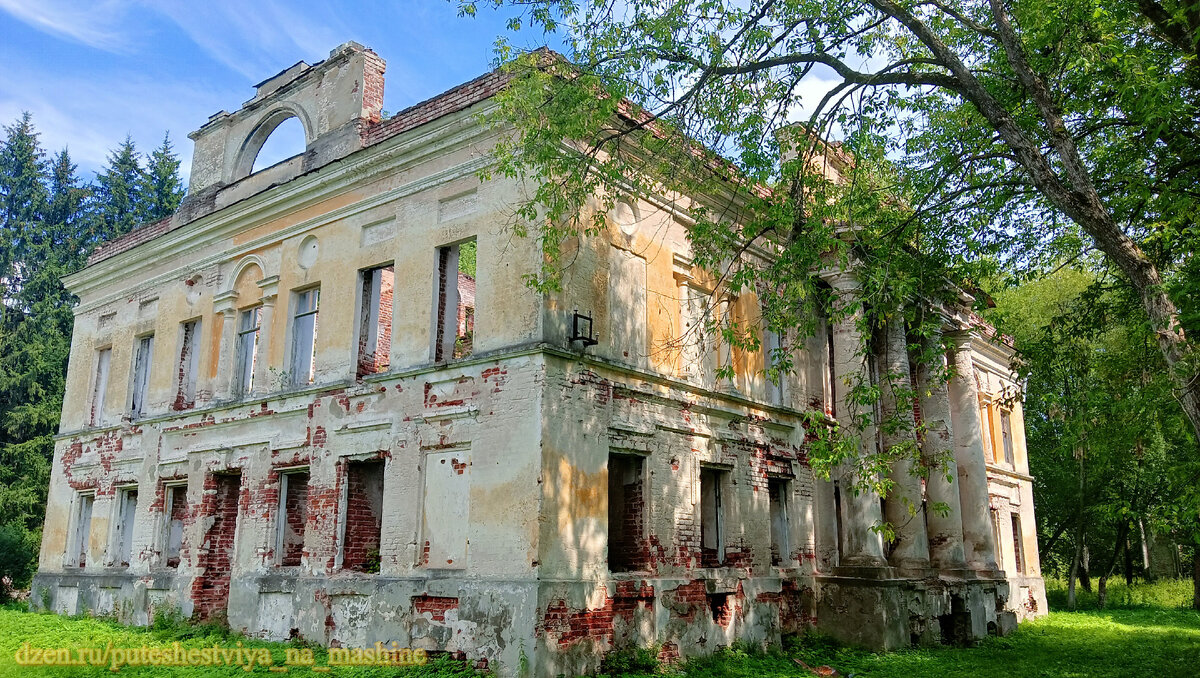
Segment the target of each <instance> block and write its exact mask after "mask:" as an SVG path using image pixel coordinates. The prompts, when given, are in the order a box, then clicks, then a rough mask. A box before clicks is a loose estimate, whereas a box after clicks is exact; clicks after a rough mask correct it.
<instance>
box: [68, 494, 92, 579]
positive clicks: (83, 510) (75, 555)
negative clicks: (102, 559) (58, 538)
mask: <svg viewBox="0 0 1200 678" xmlns="http://www.w3.org/2000/svg"><path fill="white" fill-rule="evenodd" d="M95 504H96V495H95V494H93V493H91V492H89V493H86V494H79V495H77V496H76V499H75V529H74V530H72V533H71V541H70V543H69V544H68V545H67V563H66V564H67V565H74V566H76V567H84V566H85V565H87V554H88V543H89V542H90V541H91V536H92V507H93V506H95Z"/></svg>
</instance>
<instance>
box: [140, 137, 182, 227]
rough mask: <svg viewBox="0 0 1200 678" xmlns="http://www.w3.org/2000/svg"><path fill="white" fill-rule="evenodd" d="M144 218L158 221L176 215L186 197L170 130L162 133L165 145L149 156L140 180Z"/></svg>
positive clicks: (142, 216)
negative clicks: (184, 196)
mask: <svg viewBox="0 0 1200 678" xmlns="http://www.w3.org/2000/svg"><path fill="white" fill-rule="evenodd" d="M140 191H141V205H140V206H141V211H142V215H141V218H142V221H144V222H151V221H158V220H159V219H162V218H164V217H169V216H171V215H172V214H174V212H175V209H176V208H178V207H179V202H180V201H181V200H183V181H182V180H181V179H180V178H179V156H177V155H175V150H174V148H173V147H172V145H171V136H170V133H166V134H163V141H162V145H160V146H159V147H158V148H156V149H154V152H152V153H151V154H150V157H148V158H147V159H146V168H145V170H143V171H142V176H141V183H140Z"/></svg>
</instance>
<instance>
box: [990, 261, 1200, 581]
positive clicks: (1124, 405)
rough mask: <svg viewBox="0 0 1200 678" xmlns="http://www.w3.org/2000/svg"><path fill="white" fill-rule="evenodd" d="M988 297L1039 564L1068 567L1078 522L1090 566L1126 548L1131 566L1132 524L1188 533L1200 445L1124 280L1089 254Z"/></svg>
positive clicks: (1193, 528) (1169, 534)
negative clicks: (1019, 440)
mask: <svg viewBox="0 0 1200 678" xmlns="http://www.w3.org/2000/svg"><path fill="white" fill-rule="evenodd" d="M995 299H996V308H995V309H993V310H992V311H990V314H989V315H990V317H991V318H992V319H993V320H994V321H995V323H996V324H997V326H998V327H999V328H1000V329H1001V330H1002V331H1005V332H1008V333H1009V334H1011V335H1013V338H1014V340H1015V343H1016V347H1017V349H1018V352H1019V355H1018V358H1019V360H1018V363H1017V365H1016V367H1017V368H1018V372H1019V374H1020V375H1021V376H1022V377H1023V378H1024V379H1025V383H1026V387H1025V391H1024V396H1025V400H1024V410H1025V425H1026V437H1027V444H1028V448H1029V450H1030V457H1029V466H1030V472H1031V474H1032V475H1033V476H1034V478H1035V486H1034V490H1035V496H1036V498H1037V509H1038V511H1037V513H1038V523H1039V532H1040V533H1041V537H1042V539H1041V542H1042V553H1041V556H1042V565H1043V570H1044V571H1045V572H1047V573H1049V574H1058V575H1065V574H1066V573H1067V571H1068V570H1069V569H1070V566H1071V563H1072V561H1073V560H1074V555H1075V546H1076V542H1077V540H1076V539H1075V533H1076V527H1077V526H1078V524H1079V522H1080V521H1082V523H1083V533H1082V534H1083V538H1084V542H1085V544H1086V545H1087V547H1088V549H1089V551H1090V553H1091V554H1092V557H1091V559H1090V560H1091V566H1092V570H1093V574H1098V575H1099V576H1105V575H1107V574H1108V573H1110V572H1111V571H1112V570H1113V569H1114V567H1117V566H1118V565H1121V564H1123V563H1121V560H1123V559H1119V558H1118V554H1122V555H1123V551H1124V549H1126V548H1127V547H1128V548H1129V550H1130V551H1131V553H1130V554H1129V560H1130V561H1131V562H1134V563H1137V564H1138V567H1137V568H1136V572H1134V573H1133V574H1141V570H1142V567H1143V566H1144V565H1145V564H1144V563H1141V559H1142V558H1141V549H1140V548H1138V547H1137V546H1138V545H1139V544H1140V536H1141V535H1140V532H1141V529H1142V528H1143V527H1144V528H1145V529H1146V530H1147V531H1148V532H1150V533H1151V535H1150V536H1154V535H1160V536H1162V537H1164V538H1167V539H1171V540H1174V541H1175V542H1177V543H1183V544H1190V543H1193V541H1194V539H1195V538H1196V536H1197V535H1198V534H1200V521H1198V520H1197V516H1198V515H1200V492H1198V491H1197V489H1196V486H1195V483H1194V482H1192V481H1191V480H1190V479H1193V478H1196V477H1197V474H1200V454H1198V453H1197V448H1196V443H1195V440H1194V439H1193V438H1192V435H1191V428H1190V426H1189V424H1188V421H1187V418H1186V417H1185V415H1184V412H1183V411H1182V409H1181V408H1180V407H1179V402H1178V400H1177V399H1176V398H1175V391H1174V384H1173V382H1172V380H1171V379H1170V376H1169V371H1168V369H1167V367H1166V365H1165V363H1164V361H1163V359H1162V355H1161V353H1160V352H1159V351H1158V347H1157V346H1156V343H1155V342H1156V339H1155V335H1154V332H1153V331H1152V328H1151V326H1150V323H1149V321H1148V319H1147V318H1146V314H1145V313H1144V311H1143V310H1142V308H1141V305H1140V301H1139V300H1138V298H1137V297H1136V295H1135V293H1134V292H1133V290H1131V289H1130V286H1129V285H1128V284H1127V283H1126V282H1125V281H1124V279H1123V278H1121V277H1120V276H1114V275H1112V274H1111V273H1110V272H1108V271H1107V270H1106V268H1105V267H1104V266H1103V265H1102V262H1100V261H1098V260H1096V259H1094V258H1088V259H1083V260H1081V261H1079V262H1076V264H1075V266H1069V267H1063V268H1061V269H1059V270H1058V271H1056V272H1054V273H1053V274H1051V275H1049V276H1047V277H1045V278H1043V279H1040V280H1034V281H1029V282H1026V283H1023V284H1021V285H1018V286H1015V287H1011V288H1008V289H1003V290H1000V291H997V292H996V294H995ZM1081 483H1082V487H1081ZM1085 565H1086V564H1085ZM1117 569H1123V568H1119V567H1117Z"/></svg>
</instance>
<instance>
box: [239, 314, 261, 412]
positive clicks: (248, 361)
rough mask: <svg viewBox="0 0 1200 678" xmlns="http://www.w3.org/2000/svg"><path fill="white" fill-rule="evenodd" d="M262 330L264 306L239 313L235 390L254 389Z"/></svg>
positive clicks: (246, 391) (247, 391) (244, 392)
mask: <svg viewBox="0 0 1200 678" xmlns="http://www.w3.org/2000/svg"><path fill="white" fill-rule="evenodd" d="M261 330H262V306H255V307H254V308H249V309H246V310H244V311H242V312H241V313H239V314H238V330H237V349H236V353H237V372H236V373H235V375H234V378H235V379H236V384H235V386H234V389H235V392H236V393H239V394H242V395H245V394H249V393H251V392H253V391H254V368H255V365H256V364H257V361H258V336H259V333H260V332H261Z"/></svg>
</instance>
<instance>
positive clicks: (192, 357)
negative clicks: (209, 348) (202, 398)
mask: <svg viewBox="0 0 1200 678" xmlns="http://www.w3.org/2000/svg"><path fill="white" fill-rule="evenodd" d="M199 341H200V321H199V320H189V321H188V322H185V323H183V327H182V332H181V333H180V338H179V364H178V365H177V374H176V377H175V378H176V389H175V403H174V408H175V409H177V410H186V409H190V408H191V407H193V406H194V405H195V404H196V377H197V373H198V370H199V364H200V361H199V355H200V345H199Z"/></svg>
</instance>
